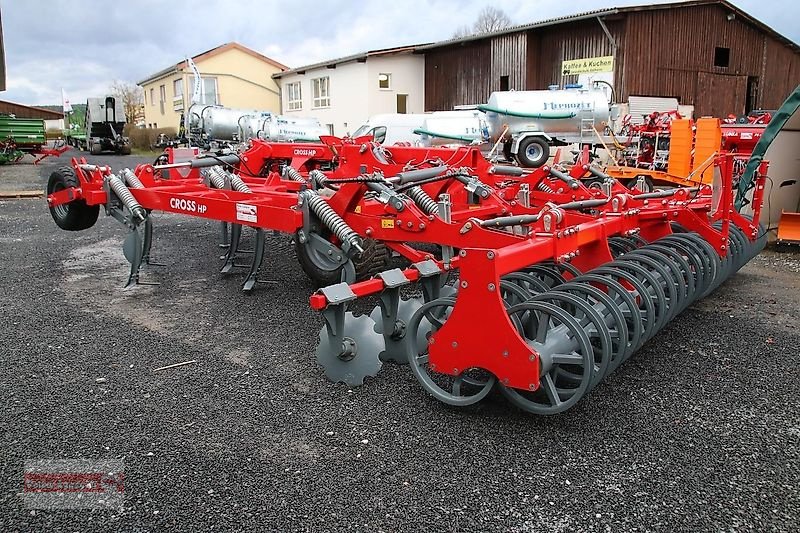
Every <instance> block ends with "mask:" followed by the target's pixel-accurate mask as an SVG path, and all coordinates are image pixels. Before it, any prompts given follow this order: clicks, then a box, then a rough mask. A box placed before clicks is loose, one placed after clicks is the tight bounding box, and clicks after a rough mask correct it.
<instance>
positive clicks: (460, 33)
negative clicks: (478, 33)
mask: <svg viewBox="0 0 800 533" xmlns="http://www.w3.org/2000/svg"><path fill="white" fill-rule="evenodd" d="M470 35H472V28H470V27H469V26H467V25H464V26H459V27H458V28H456V31H454V32H453V37H452V38H453V39H461V38H462V37H469V36H470Z"/></svg>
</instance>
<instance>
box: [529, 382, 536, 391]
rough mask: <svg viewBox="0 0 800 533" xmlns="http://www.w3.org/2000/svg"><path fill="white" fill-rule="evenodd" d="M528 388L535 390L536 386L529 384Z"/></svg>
mask: <svg viewBox="0 0 800 533" xmlns="http://www.w3.org/2000/svg"><path fill="white" fill-rule="evenodd" d="M528 388H529V389H530V390H536V384H535V383H531V384H529V385H528Z"/></svg>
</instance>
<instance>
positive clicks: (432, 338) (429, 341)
mask: <svg viewBox="0 0 800 533" xmlns="http://www.w3.org/2000/svg"><path fill="white" fill-rule="evenodd" d="M434 342H436V337H431V338H430V339H428V344H433V343H434Z"/></svg>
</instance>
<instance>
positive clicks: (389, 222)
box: [381, 218, 394, 229]
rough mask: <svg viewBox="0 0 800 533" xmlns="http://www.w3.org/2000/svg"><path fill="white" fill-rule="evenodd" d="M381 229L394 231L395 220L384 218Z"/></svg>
mask: <svg viewBox="0 0 800 533" xmlns="http://www.w3.org/2000/svg"><path fill="white" fill-rule="evenodd" d="M381 227H382V228H383V229H392V228H394V219H392V218H382V219H381Z"/></svg>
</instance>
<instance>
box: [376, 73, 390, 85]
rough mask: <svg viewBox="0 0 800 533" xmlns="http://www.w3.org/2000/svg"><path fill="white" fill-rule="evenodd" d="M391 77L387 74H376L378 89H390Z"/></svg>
mask: <svg viewBox="0 0 800 533" xmlns="http://www.w3.org/2000/svg"><path fill="white" fill-rule="evenodd" d="M391 88H392V75H391V74H388V73H385V72H384V73H381V74H378V89H391Z"/></svg>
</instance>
